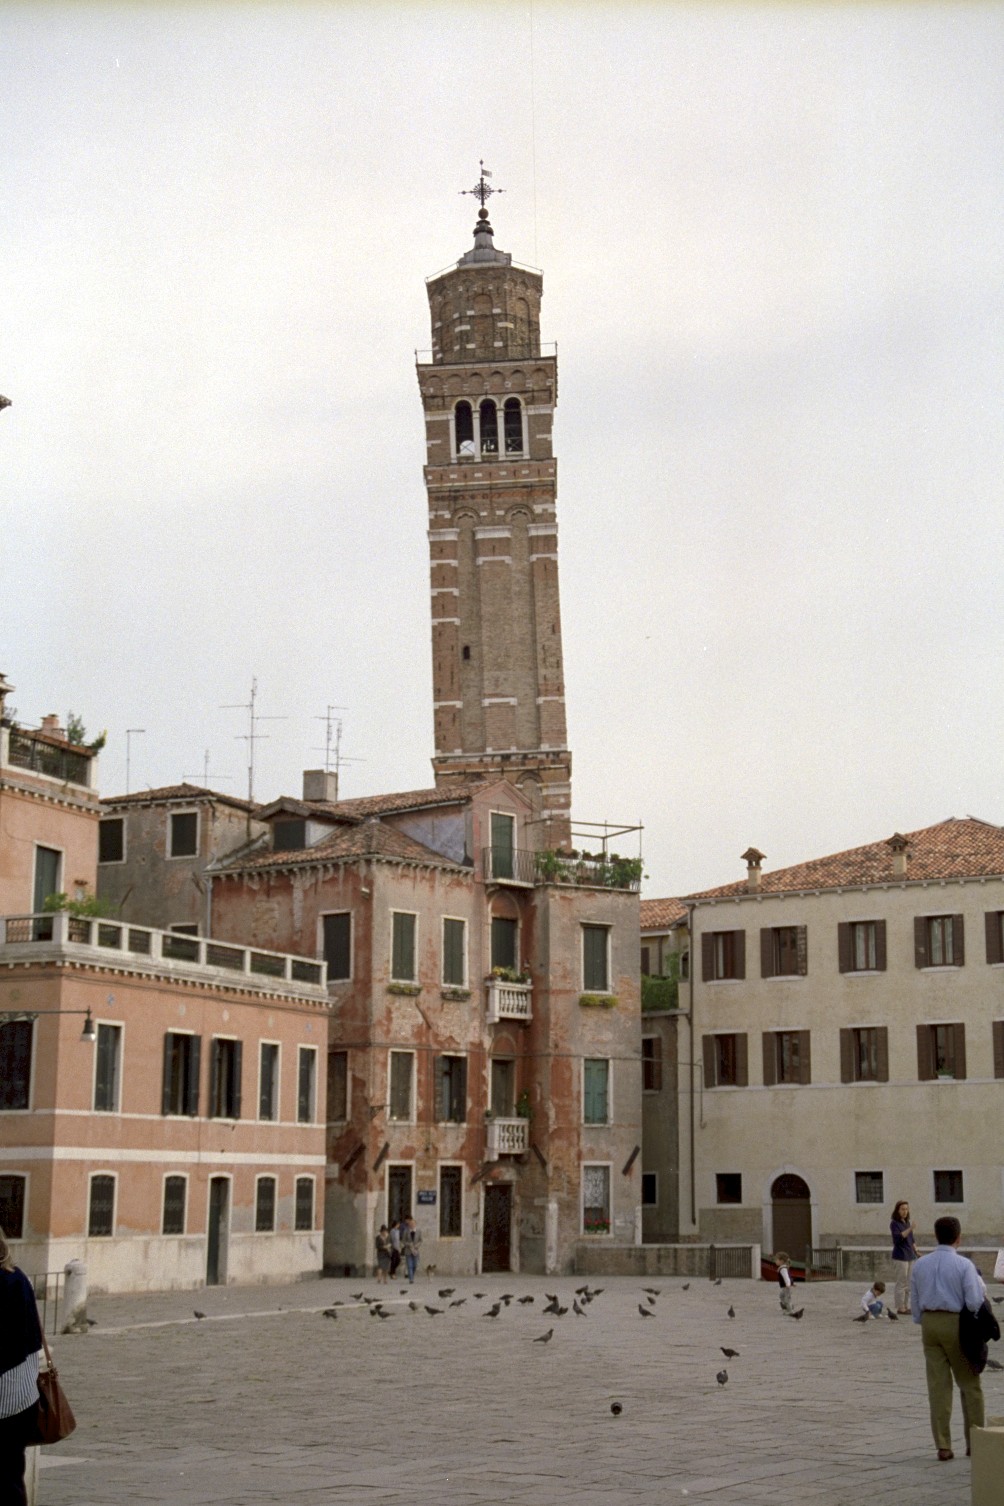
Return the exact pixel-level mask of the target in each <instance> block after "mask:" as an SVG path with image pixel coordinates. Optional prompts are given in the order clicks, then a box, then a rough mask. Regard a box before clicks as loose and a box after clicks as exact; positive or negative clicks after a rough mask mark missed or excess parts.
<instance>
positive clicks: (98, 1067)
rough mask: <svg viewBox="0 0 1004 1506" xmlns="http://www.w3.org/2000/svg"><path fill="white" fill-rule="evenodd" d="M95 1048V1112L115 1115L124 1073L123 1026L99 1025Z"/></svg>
mask: <svg viewBox="0 0 1004 1506" xmlns="http://www.w3.org/2000/svg"><path fill="white" fill-rule="evenodd" d="M97 1031H98V1038H97V1042H96V1044H95V1047H94V1111H95V1113H97V1114H114V1113H116V1112H117V1110H118V1107H119V1081H120V1077H121V1071H122V1026H121V1025H104V1024H102V1025H98V1027H97Z"/></svg>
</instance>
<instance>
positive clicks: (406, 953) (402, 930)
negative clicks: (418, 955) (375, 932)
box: [390, 910, 415, 983]
mask: <svg viewBox="0 0 1004 1506" xmlns="http://www.w3.org/2000/svg"><path fill="white" fill-rule="evenodd" d="M392 925H393V935H392V946H391V963H390V971H391V977H392V978H396V979H397V980H398V981H399V982H401V983H414V981H415V917H414V915H408V914H406V913H405V912H404V911H401V910H395V911H394V918H393V921H392Z"/></svg>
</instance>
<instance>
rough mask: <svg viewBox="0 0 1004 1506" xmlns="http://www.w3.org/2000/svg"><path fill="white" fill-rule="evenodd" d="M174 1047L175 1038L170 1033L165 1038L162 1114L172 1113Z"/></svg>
mask: <svg viewBox="0 0 1004 1506" xmlns="http://www.w3.org/2000/svg"><path fill="white" fill-rule="evenodd" d="M173 1046H174V1036H173V1035H172V1034H171V1032H170V1031H168V1032H167V1034H166V1035H165V1036H164V1076H163V1079H162V1082H161V1092H160V1112H161V1113H162V1114H169V1113H170V1112H171V1056H172V1049H173Z"/></svg>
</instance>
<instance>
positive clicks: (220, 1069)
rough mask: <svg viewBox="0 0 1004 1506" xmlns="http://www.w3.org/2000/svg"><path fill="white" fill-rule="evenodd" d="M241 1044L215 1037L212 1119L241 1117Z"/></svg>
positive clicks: (211, 1086) (224, 1037) (211, 1095)
mask: <svg viewBox="0 0 1004 1506" xmlns="http://www.w3.org/2000/svg"><path fill="white" fill-rule="evenodd" d="M241 1054H242V1043H241V1042H240V1041H235V1040H231V1039H230V1038H229V1037H228V1036H215V1037H214V1039H213V1044H212V1051H211V1054H210V1059H209V1117H210V1119H239V1118H240V1117H241Z"/></svg>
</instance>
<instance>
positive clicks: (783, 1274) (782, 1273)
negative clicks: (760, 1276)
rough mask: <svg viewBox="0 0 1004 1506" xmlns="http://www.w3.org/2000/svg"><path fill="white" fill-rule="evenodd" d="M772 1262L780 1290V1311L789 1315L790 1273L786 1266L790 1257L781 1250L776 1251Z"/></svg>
mask: <svg viewBox="0 0 1004 1506" xmlns="http://www.w3.org/2000/svg"><path fill="white" fill-rule="evenodd" d="M774 1262H775V1264H776V1266H777V1284H778V1286H779V1287H780V1289H781V1290H780V1299H781V1311H782V1312H783V1313H790V1312H791V1299H792V1295H793V1293H792V1285H791V1272H790V1270H789V1269H788V1266H789V1265H790V1263H791V1256H790V1255H786V1254H785V1252H784V1251H783V1250H778V1252H777V1254H776V1255H775V1256H774Z"/></svg>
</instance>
